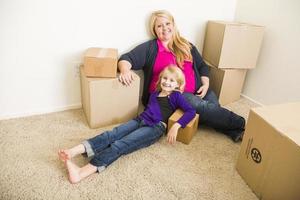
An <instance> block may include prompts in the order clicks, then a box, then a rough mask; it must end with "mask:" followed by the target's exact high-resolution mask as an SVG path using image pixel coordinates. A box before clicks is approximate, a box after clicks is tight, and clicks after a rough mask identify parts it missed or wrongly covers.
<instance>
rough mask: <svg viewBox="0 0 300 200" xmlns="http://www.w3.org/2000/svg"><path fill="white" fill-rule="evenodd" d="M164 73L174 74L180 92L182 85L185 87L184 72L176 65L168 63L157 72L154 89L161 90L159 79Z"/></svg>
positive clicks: (182, 88)
mask: <svg viewBox="0 0 300 200" xmlns="http://www.w3.org/2000/svg"><path fill="white" fill-rule="evenodd" d="M166 74H171V75H175V79H176V81H177V83H178V88H177V90H178V91H180V92H183V90H184V87H185V78H184V74H183V72H182V70H181V69H180V68H179V67H178V66H176V65H168V66H167V67H165V68H164V69H163V70H162V71H161V72H160V74H159V78H158V81H157V82H156V89H157V91H161V90H162V89H161V86H160V83H161V79H162V77H163V76H164V75H166Z"/></svg>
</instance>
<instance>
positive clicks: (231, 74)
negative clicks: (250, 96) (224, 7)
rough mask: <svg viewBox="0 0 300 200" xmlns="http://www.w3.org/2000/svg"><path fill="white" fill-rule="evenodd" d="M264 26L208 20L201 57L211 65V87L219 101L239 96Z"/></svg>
mask: <svg viewBox="0 0 300 200" xmlns="http://www.w3.org/2000/svg"><path fill="white" fill-rule="evenodd" d="M263 33H264V27H263V26H257V25H252V24H246V23H236V22H224V21H208V23H207V27H206V35H205V40H204V48H203V58H204V60H205V62H206V63H207V64H208V65H209V67H210V73H211V74H210V87H211V88H212V89H213V90H214V92H216V94H217V96H218V97H219V101H220V104H221V105H225V104H228V103H231V102H233V101H235V100H237V99H239V98H240V93H241V91H242V88H243V83H244V79H245V76H246V72H247V69H252V68H255V66H256V62H257V58H258V55H259V50H260V46H261V43H262V38H263Z"/></svg>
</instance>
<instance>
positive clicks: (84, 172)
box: [65, 160, 97, 184]
mask: <svg viewBox="0 0 300 200" xmlns="http://www.w3.org/2000/svg"><path fill="white" fill-rule="evenodd" d="M65 164H66V166H67V169H68V173H69V181H70V183H72V184H75V183H78V182H80V181H81V180H82V179H84V178H86V177H88V176H89V175H91V174H94V173H95V172H97V167H96V166H94V165H91V164H87V165H85V166H84V167H82V168H80V167H78V166H77V165H76V164H74V163H73V162H72V161H71V160H66V162H65Z"/></svg>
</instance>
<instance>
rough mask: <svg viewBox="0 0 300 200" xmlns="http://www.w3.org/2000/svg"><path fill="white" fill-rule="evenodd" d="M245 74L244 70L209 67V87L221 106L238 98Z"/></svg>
mask: <svg viewBox="0 0 300 200" xmlns="http://www.w3.org/2000/svg"><path fill="white" fill-rule="evenodd" d="M246 73H247V70H246V69H219V68H216V67H214V66H209V74H210V76H209V77H210V78H209V85H210V88H211V89H212V90H213V91H214V92H215V93H216V95H217V96H218V97H219V102H220V104H221V105H226V104H228V103H231V102H234V101H236V100H238V99H239V98H240V95H241V92H242V89H243V86H244V81H245V77H246Z"/></svg>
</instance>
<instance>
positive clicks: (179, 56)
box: [150, 10, 193, 68]
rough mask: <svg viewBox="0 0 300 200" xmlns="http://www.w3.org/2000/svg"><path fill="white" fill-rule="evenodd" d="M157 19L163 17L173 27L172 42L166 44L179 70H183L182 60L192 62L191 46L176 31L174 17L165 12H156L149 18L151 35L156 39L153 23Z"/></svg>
mask: <svg viewBox="0 0 300 200" xmlns="http://www.w3.org/2000/svg"><path fill="white" fill-rule="evenodd" d="M158 17H164V18H166V19H168V20H170V21H171V22H172V24H173V26H174V33H173V36H172V40H171V41H170V42H169V44H168V48H169V49H170V50H171V51H172V52H173V53H174V54H175V55H176V62H177V65H178V66H179V67H180V68H183V62H184V60H189V61H192V60H193V58H192V54H191V48H192V45H191V44H190V43H189V41H187V40H186V39H184V38H183V37H181V36H180V34H179V31H178V30H177V27H176V24H175V20H174V17H173V16H172V15H171V13H169V12H168V11H166V10H158V11H155V12H153V13H152V14H151V17H150V31H151V34H152V35H153V36H154V37H156V38H157V35H156V32H155V22H156V19H157V18H158Z"/></svg>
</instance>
